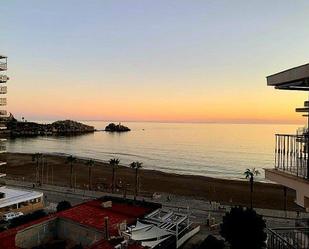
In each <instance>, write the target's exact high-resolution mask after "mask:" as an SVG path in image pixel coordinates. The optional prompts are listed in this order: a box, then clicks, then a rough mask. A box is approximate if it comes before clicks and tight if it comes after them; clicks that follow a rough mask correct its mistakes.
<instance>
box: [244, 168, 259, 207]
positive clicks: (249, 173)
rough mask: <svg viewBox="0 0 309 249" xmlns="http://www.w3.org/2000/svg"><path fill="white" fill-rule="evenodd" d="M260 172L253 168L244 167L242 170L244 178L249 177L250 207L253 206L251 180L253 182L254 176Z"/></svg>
mask: <svg viewBox="0 0 309 249" xmlns="http://www.w3.org/2000/svg"><path fill="white" fill-rule="evenodd" d="M259 174H260V172H259V171H258V170H256V169H255V168H253V169H246V171H245V172H244V175H245V176H246V179H249V182H250V208H251V209H252V208H253V182H254V177H255V176H257V175H259Z"/></svg>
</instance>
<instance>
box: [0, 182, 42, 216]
mask: <svg viewBox="0 0 309 249" xmlns="http://www.w3.org/2000/svg"><path fill="white" fill-rule="evenodd" d="M42 208H43V193H40V192H36V191H30V190H21V189H15V188H11V187H10V188H9V187H6V186H2V187H0V215H1V214H3V213H6V212H17V211H21V212H23V213H30V212H33V211H35V210H38V209H42Z"/></svg>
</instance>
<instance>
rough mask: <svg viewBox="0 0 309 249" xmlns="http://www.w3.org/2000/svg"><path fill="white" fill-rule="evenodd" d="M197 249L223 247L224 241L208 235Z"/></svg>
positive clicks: (219, 248)
mask: <svg viewBox="0 0 309 249" xmlns="http://www.w3.org/2000/svg"><path fill="white" fill-rule="evenodd" d="M198 249H224V241H223V240H219V239H217V238H216V237H215V236H213V235H208V236H207V238H206V239H205V240H204V241H203V242H202V244H201V245H200V246H199V247H198Z"/></svg>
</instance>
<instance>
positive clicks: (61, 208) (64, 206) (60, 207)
mask: <svg viewBox="0 0 309 249" xmlns="http://www.w3.org/2000/svg"><path fill="white" fill-rule="evenodd" d="M71 207H72V205H71V203H70V202H68V201H60V202H59V203H58V205H57V212H60V211H64V210H67V209H69V208H71Z"/></svg>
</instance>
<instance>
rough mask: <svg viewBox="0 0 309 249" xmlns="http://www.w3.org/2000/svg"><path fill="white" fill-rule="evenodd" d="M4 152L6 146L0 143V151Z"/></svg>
mask: <svg viewBox="0 0 309 249" xmlns="http://www.w3.org/2000/svg"><path fill="white" fill-rule="evenodd" d="M5 152H6V146H5V145H4V144H0V153H5Z"/></svg>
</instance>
